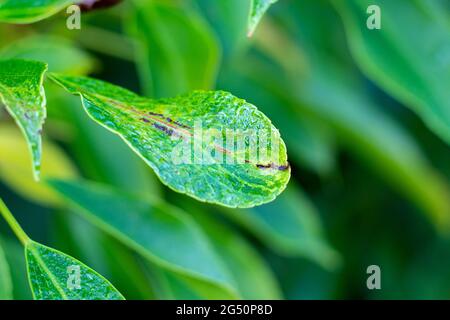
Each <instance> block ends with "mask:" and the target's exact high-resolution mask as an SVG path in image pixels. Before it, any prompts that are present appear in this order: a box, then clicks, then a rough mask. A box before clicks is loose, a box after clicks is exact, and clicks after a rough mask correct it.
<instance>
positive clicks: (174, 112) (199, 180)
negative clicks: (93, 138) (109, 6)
mask: <svg viewBox="0 0 450 320" xmlns="http://www.w3.org/2000/svg"><path fill="white" fill-rule="evenodd" d="M49 77H50V78H51V79H53V80H54V81H56V82H57V83H59V84H60V85H62V86H63V87H64V88H65V89H66V90H68V91H69V92H70V93H72V94H79V95H80V96H81V97H82V102H83V105H84V108H85V109H86V111H87V113H88V114H89V115H90V116H91V117H92V118H93V119H94V120H95V121H97V122H98V123H100V124H101V125H103V126H104V127H106V128H107V129H109V130H110V131H112V132H114V133H116V134H118V135H119V136H121V137H122V138H123V139H124V140H125V141H126V142H127V143H128V144H129V145H130V147H131V148H132V149H133V150H134V151H135V152H136V153H137V154H138V155H140V156H141V157H142V158H143V159H144V160H145V162H146V163H147V164H148V165H149V166H150V167H152V169H153V170H155V172H156V174H157V175H158V177H159V178H160V179H161V181H162V182H163V183H164V184H166V185H168V186H169V187H170V188H172V189H173V190H175V191H178V192H181V193H186V194H188V195H189V196H191V197H194V198H196V199H198V200H200V201H205V202H210V203H217V204H221V205H224V206H229V207H243V208H247V207H253V206H257V205H260V204H263V203H266V202H270V201H272V200H273V199H275V198H276V197H277V195H279V194H280V193H281V192H282V191H283V190H284V188H285V187H286V185H287V183H288V181H289V178H290V166H289V164H288V162H287V154H286V146H285V145H284V142H283V140H282V139H281V138H280V136H279V132H278V130H277V129H276V128H275V127H274V126H273V125H272V124H271V122H270V120H269V119H268V118H267V117H266V116H265V115H264V114H262V113H261V112H260V111H258V110H257V108H256V107H255V106H253V105H251V104H249V103H247V102H245V101H244V100H241V99H238V98H236V97H234V96H233V95H231V94H230V93H227V92H223V91H217V92H214V91H195V92H192V93H190V94H186V95H182V96H178V97H175V98H169V99H161V100H151V99H146V98H143V97H140V96H138V95H136V94H134V93H132V92H130V91H127V90H125V89H122V88H120V87H116V86H114V85H111V84H108V83H105V82H102V81H99V80H95V79H91V78H87V77H70V76H64V75H57V74H50V75H49ZM200 126H201V127H202V128H203V129H201V130H200V129H199V127H200ZM194 129H195V130H194ZM208 129H212V130H217V132H222V133H219V134H223V130H224V129H227V130H232V131H233V132H234V133H237V134H236V136H237V138H242V137H244V135H245V132H248V131H247V130H259V131H258V132H260V133H262V134H266V133H267V135H268V136H269V137H270V136H271V135H272V138H274V139H273V142H272V143H271V144H270V146H269V148H268V149H269V150H271V152H268V154H267V155H266V156H264V155H262V156H260V158H262V159H260V161H256V162H255V161H251V160H250V159H249V158H250V157H249V154H248V152H249V149H251V148H252V147H251V146H250V143H249V141H248V140H245V143H244V144H241V145H240V146H239V144H238V143H236V145H237V146H236V145H235V146H230V147H227V148H223V147H221V145H222V146H223V145H224V144H223V141H220V138H219V139H217V140H216V141H215V142H211V145H210V142H209V141H201V140H202V138H201V137H200V138H199V136H200V135H201V133H200V135H199V132H200V131H205V130H208ZM221 137H222V136H221ZM203 138H204V137H203ZM234 138H236V137H234ZM268 139H269V140H271V139H270V138H268ZM203 140H204V139H203ZM230 140H231V139H230ZM240 140H242V139H240ZM220 142H222V143H220ZM186 144H187V149H188V152H186V154H184V155H183V156H184V158H185V159H188V160H187V161H184V162H183V161H180V162H181V163H177V162H178V161H179V160H180V159H179V158H180V157H179V154H176V153H175V152H176V150H179V149H181V148H183V149H185V150H186V148H185V147H186ZM192 145H194V148H192ZM274 145H277V146H278V148H273V146H274ZM196 146H197V147H196ZM253 146H255V145H254V144H253ZM261 147H267V145H266V146H264V145H263V146H261V145H258V146H257V147H256V148H257V149H252V150H251V151H256V150H258V151H259V152H258V153H259V154H260V155H261V154H262V152H261V151H262V149H263V148H261ZM270 148H272V149H273V151H272V149H270ZM211 149H212V151H213V152H211ZM182 153H183V152H182ZM200 153H202V154H206V155H207V156H206V157H205V158H204V160H203V161H206V162H208V161H209V160H211V159H207V158H209V157H210V156H211V154H212V153H215V154H217V155H218V156H217V157H216V158H215V159H214V160H212V161H211V162H209V163H205V162H202V161H199V160H201V159H200V158H201V156H199V154H200ZM208 153H209V154H208ZM225 154H226V155H227V156H225ZM269 154H270V155H269ZM192 156H194V160H192ZM230 157H231V158H232V159H229V158H230ZM243 157H245V158H246V161H245V163H243V164H238V163H242V161H236V160H239V159H241V160H242V159H243ZM175 158H176V159H175ZM225 158H228V160H230V161H226V160H225ZM227 162H228V163H227ZM199 163H200V164H199Z"/></svg>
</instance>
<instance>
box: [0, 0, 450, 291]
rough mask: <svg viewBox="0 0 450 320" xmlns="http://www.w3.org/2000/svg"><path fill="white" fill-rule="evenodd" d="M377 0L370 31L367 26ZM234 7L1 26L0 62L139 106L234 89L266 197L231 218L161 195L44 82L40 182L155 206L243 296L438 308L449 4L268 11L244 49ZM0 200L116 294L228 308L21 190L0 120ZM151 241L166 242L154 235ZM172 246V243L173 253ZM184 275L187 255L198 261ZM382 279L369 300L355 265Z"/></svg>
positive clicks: (161, 3) (299, 6)
mask: <svg viewBox="0 0 450 320" xmlns="http://www.w3.org/2000/svg"><path fill="white" fill-rule="evenodd" d="M369 4H378V5H379V6H380V7H381V10H382V28H381V30H368V29H367V28H366V19H367V17H368V15H367V13H366V8H367V6H368V5H369ZM249 7H250V1H247V0H141V1H138V0H137V1H131V0H125V1H122V2H121V3H120V4H118V5H117V6H114V7H112V8H109V9H104V10H95V11H92V12H88V13H83V15H82V21H81V22H82V24H81V29H80V30H68V29H67V28H66V19H67V17H68V15H67V14H66V13H64V12H62V13H59V14H58V15H55V16H53V17H51V18H49V19H47V20H44V21H41V22H39V23H35V24H32V25H7V24H0V56H1V57H22V58H31V59H36V60H42V61H45V62H48V63H49V66H50V70H51V71H57V72H65V73H72V74H79V75H90V76H93V77H96V78H100V79H103V80H107V81H109V82H111V83H114V84H117V85H120V86H123V87H125V88H128V89H130V90H133V91H135V92H138V93H140V94H142V95H147V96H149V97H170V96H175V95H177V94H180V93H184V92H187V91H189V90H193V89H220V90H226V91H230V92H232V93H233V94H234V95H236V96H238V97H241V98H244V99H246V100H247V101H249V102H251V103H253V104H255V105H256V106H258V108H259V109H260V110H262V111H263V112H264V113H265V114H266V115H267V116H269V118H271V119H272V121H273V123H274V124H275V126H276V127H277V128H279V130H280V132H281V135H282V137H283V139H284V140H285V142H286V144H287V147H288V154H289V160H290V163H291V166H292V175H293V176H292V180H291V182H290V184H289V186H288V188H287V190H286V191H285V192H284V193H283V194H282V195H281V196H280V197H279V198H278V199H276V200H275V201H274V202H272V203H270V204H267V205H263V206H261V207H257V208H253V209H248V210H232V209H227V208H221V207H219V206H213V205H207V204H204V203H200V202H197V201H195V200H193V199H190V198H188V197H186V196H184V195H180V194H176V193H174V192H172V191H170V190H169V189H168V188H167V187H165V186H163V185H162V184H161V183H160V182H159V181H158V179H157V178H156V177H155V175H154V174H153V172H152V171H151V169H150V168H149V167H147V166H146V165H145V164H144V163H143V162H142V161H141V160H140V159H139V158H138V156H137V155H135V154H134V153H133V152H132V151H131V150H130V149H129V148H128V147H127V146H126V145H125V144H124V143H123V142H122V141H121V140H120V139H119V138H118V137H116V136H114V135H113V134H111V133H109V132H107V131H106V130H104V129H103V128H101V127H99V126H98V125H96V124H94V122H93V121H92V120H90V119H89V118H88V117H87V116H86V115H85V114H84V111H83V110H82V108H81V104H80V102H79V99H78V98H76V97H71V96H69V95H67V94H66V93H65V92H63V91H62V90H60V89H59V88H57V87H56V86H54V85H52V84H51V83H49V82H46V84H45V86H46V93H47V98H48V104H47V108H48V119H47V121H46V125H45V130H44V131H45V132H44V137H45V144H44V158H43V161H44V164H43V166H44V167H43V175H44V176H47V177H58V178H63V179H73V178H77V179H80V178H82V179H86V180H91V181H96V182H99V183H103V184H105V185H110V186H112V187H114V188H117V189H118V190H119V191H120V190H124V192H125V191H126V192H129V193H136V194H139V195H140V196H142V197H147V196H150V195H151V196H152V197H159V198H161V199H164V200H165V201H167V202H168V203H170V204H172V205H173V206H174V207H178V208H180V209H182V210H183V211H184V214H186V215H189V216H192V217H193V219H194V220H195V221H196V223H197V224H198V225H199V227H200V228H202V231H203V232H204V233H205V235H206V236H207V238H208V242H209V243H210V245H211V247H212V249H213V250H215V251H216V254H217V256H218V259H220V260H221V263H223V265H224V266H225V268H227V270H228V271H229V273H230V274H231V276H232V278H233V279H234V283H235V289H236V292H238V297H241V298H245V299H284V298H285V299H349V298H358V299H380V298H385V299H396V298H397V299H398V298H401V299H430V298H437V299H449V298H450V271H449V270H450V237H449V236H450V191H449V190H450V189H449V177H450V152H449V151H450V150H449V146H448V143H449V142H450V139H449V132H450V122H449V119H450V116H449V114H450V104H449V103H450V2H449V1H447V0H421V1H420V0H414V1H410V0H395V1H394V0H384V1H381V0H380V1H365V0H336V1H328V0H280V1H279V2H277V3H276V4H274V5H273V6H272V7H271V8H270V10H269V12H268V14H267V15H266V16H265V17H264V19H263V21H262V23H261V24H260V26H259V27H258V29H257V30H256V32H255V34H254V35H253V37H251V38H248V37H247V35H246V32H247V19H248V12H249ZM0 195H1V197H2V198H3V199H4V201H5V202H6V203H7V204H8V206H9V207H10V209H11V211H12V212H13V213H14V214H15V215H16V217H17V219H18V220H19V221H20V222H21V224H22V225H23V227H24V229H25V230H27V232H28V233H29V234H30V236H32V237H33V238H34V239H35V240H37V241H39V242H41V243H44V244H47V245H50V246H52V247H54V248H56V249H59V250H61V251H63V252H65V253H67V254H70V255H72V256H74V257H76V258H78V259H79V260H81V261H83V262H85V263H86V264H87V265H89V266H90V267H92V268H94V269H95V270H96V271H98V272H99V273H101V274H102V275H104V276H105V277H106V278H107V279H109V280H110V281H111V282H112V283H113V284H114V285H115V286H116V287H117V288H118V289H119V291H121V292H122V293H123V294H124V295H125V297H126V298H128V299H191V298H200V299H212V298H233V297H232V296H230V295H229V293H224V292H222V291H221V289H220V288H217V287H215V286H214V284H212V283H206V282H205V283H199V282H198V281H194V280H192V279H189V278H188V277H186V275H184V274H182V273H177V272H173V271H170V270H167V269H165V268H162V267H161V266H159V265H158V264H154V263H152V262H149V261H147V260H146V259H144V258H143V257H142V256H140V255H139V254H138V253H136V252H134V251H133V250H131V249H129V248H128V247H127V246H125V245H124V244H122V243H121V242H119V241H118V240H117V239H115V238H113V237H112V236H110V235H107V234H105V233H104V232H103V231H102V230H101V229H99V228H98V227H97V226H95V225H93V224H91V223H89V222H87V221H86V220H84V218H83V217H81V216H80V215H79V214H78V213H77V212H75V211H74V210H73V209H70V208H69V207H68V206H67V205H65V204H64V202H63V201H61V199H60V198H59V197H58V196H57V195H56V194H54V193H53V192H52V191H51V190H49V189H48V188H47V187H46V186H45V185H44V184H42V183H41V184H38V183H36V182H34V181H33V179H32V174H31V166H30V159H29V155H28V152H27V150H26V146H25V142H24V141H23V138H22V136H21V135H20V132H19V130H18V129H17V128H16V127H15V126H14V124H13V121H12V119H11V118H10V117H9V116H8V115H7V114H6V112H5V111H4V108H2V109H1V110H0ZM0 241H1V244H2V246H3V247H4V251H5V254H6V257H7V261H8V263H9V265H10V271H11V273H12V276H13V298H14V299H28V298H31V295H30V291H29V288H28V285H27V279H26V271H25V264H24V262H23V257H22V256H23V252H22V251H23V249H22V248H21V246H20V245H19V243H18V242H17V241H16V240H15V238H14V236H13V235H12V234H11V232H10V231H9V229H8V228H7V226H6V224H5V223H4V222H3V221H0ZM160 241H166V240H165V239H163V238H162V239H160ZM173 248H174V250H176V248H177V243H176V242H174V243H173ZM198 263H199V264H201V263H202V261H198ZM369 265H378V266H380V268H381V286H382V288H381V290H368V289H367V287H366V279H367V277H368V274H367V273H366V269H367V267H368V266H369Z"/></svg>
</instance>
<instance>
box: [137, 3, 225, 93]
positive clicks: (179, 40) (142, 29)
mask: <svg viewBox="0 0 450 320" xmlns="http://www.w3.org/2000/svg"><path fill="white" fill-rule="evenodd" d="M186 2H187V1H183V2H176V3H174V2H173V1H159V2H158V1H136V5H134V6H133V8H132V17H133V18H132V19H131V20H130V21H131V25H130V28H129V29H130V32H131V34H133V35H134V36H136V39H137V40H138V44H139V46H138V47H137V53H138V54H137V61H138V64H139V73H140V75H141V80H142V83H143V84H144V86H145V92H146V93H147V94H149V95H152V96H153V97H155V98H159V97H171V96H175V95H177V94H181V93H186V92H189V91H191V90H197V89H204V90H207V89H211V88H212V87H213V85H214V81H215V77H216V74H217V67H218V64H219V58H220V57H219V48H218V43H217V41H216V39H215V37H214V34H213V33H212V31H211V30H210V29H209V26H208V24H207V23H205V21H203V19H202V18H201V16H200V15H199V14H197V13H196V12H195V10H193V9H192V8H191V7H190V6H189V5H188V4H187V3H186Z"/></svg>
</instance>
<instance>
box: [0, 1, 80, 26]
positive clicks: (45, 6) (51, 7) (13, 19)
mask: <svg viewBox="0 0 450 320" xmlns="http://www.w3.org/2000/svg"><path fill="white" fill-rule="evenodd" d="M76 2H78V0H40V1H36V0H0V22H7V23H33V22H37V21H39V20H43V19H45V18H48V17H50V16H52V15H54V14H55V13H57V12H58V11H60V10H62V9H63V8H64V7H66V6H68V5H70V4H72V3H76Z"/></svg>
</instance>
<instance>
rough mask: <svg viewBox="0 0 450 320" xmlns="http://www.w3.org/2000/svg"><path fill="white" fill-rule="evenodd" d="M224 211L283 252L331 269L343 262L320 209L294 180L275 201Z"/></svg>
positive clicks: (269, 245) (272, 247)
mask: <svg viewBox="0 0 450 320" xmlns="http://www.w3.org/2000/svg"><path fill="white" fill-rule="evenodd" d="M222 212H223V213H225V214H226V215H227V216H229V217H231V218H232V219H233V220H235V221H236V222H238V223H239V224H241V225H243V226H244V227H245V228H246V229H248V230H249V231H250V232H252V233H253V234H254V235H255V236H256V237H258V238H259V239H261V241H262V242H264V244H265V245H266V246H267V247H269V248H271V249H272V250H273V251H275V252H277V253H279V254H281V255H284V256H290V257H298V256H302V257H307V258H309V259H311V260H312V261H314V262H316V263H318V264H320V265H321V266H322V267H323V268H325V269H328V270H333V269H335V268H336V267H338V265H339V263H340V256H339V254H338V253H337V252H336V251H335V250H334V249H333V248H331V247H330V245H329V244H328V242H327V240H326V238H325V237H324V232H323V226H322V224H321V221H320V220H319V217H318V212H317V211H316V209H315V208H314V207H313V205H312V204H311V202H310V201H309V200H308V199H307V198H306V197H305V195H304V194H303V193H302V192H301V190H300V189H299V188H298V187H296V186H295V185H293V184H291V185H290V186H289V187H288V188H287V189H286V191H285V192H284V193H283V194H282V195H281V196H280V197H279V198H277V199H276V200H275V201H273V202H272V203H269V204H266V205H263V206H260V207H257V208H253V209H248V210H229V209H225V210H223V211H222ZM274 213H276V214H274Z"/></svg>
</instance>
